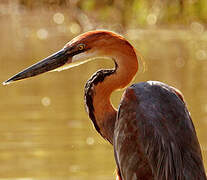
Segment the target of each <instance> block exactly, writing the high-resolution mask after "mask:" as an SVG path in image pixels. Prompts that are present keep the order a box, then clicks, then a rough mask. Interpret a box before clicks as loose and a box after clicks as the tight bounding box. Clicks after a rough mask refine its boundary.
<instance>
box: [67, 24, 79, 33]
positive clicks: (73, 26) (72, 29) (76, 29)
mask: <svg viewBox="0 0 207 180" xmlns="http://www.w3.org/2000/svg"><path fill="white" fill-rule="evenodd" d="M80 31H81V27H80V26H79V25H78V24H77V23H72V24H71V25H70V32H71V33H73V34H78V33H80Z"/></svg>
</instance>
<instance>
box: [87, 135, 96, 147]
mask: <svg viewBox="0 0 207 180" xmlns="http://www.w3.org/2000/svg"><path fill="white" fill-rule="evenodd" d="M94 142H95V140H94V138H93V137H88V138H87V139H86V143H87V144H88V145H93V144H94Z"/></svg>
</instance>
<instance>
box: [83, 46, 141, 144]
mask: <svg viewBox="0 0 207 180" xmlns="http://www.w3.org/2000/svg"><path fill="white" fill-rule="evenodd" d="M122 46H124V47H119V49H116V48H115V49H114V50H113V51H111V52H110V54H108V56H109V57H111V58H112V59H113V60H114V61H115V63H116V65H117V67H116V69H115V70H114V71H111V73H109V74H106V75H104V79H103V78H102V79H101V80H100V81H99V82H97V83H96V84H95V85H94V86H93V87H92V92H93V98H92V101H93V102H92V103H93V115H94V118H95V123H96V126H98V131H99V132H100V134H101V135H102V136H103V137H104V138H106V139H107V140H108V141H109V142H110V143H112V144H113V132H114V125H115V121H116V114H117V111H116V109H115V108H114V107H113V105H112V104H111V101H110V96H111V93H112V92H113V91H114V90H116V89H121V88H124V87H126V85H128V84H129V83H130V82H131V81H132V79H133V77H134V76H135V74H136V72H137V70H138V61H137V56H136V53H135V51H134V49H133V47H132V46H131V45H130V44H129V43H128V42H127V43H124V45H123V44H122ZM107 52H108V51H107ZM107 52H106V53H107ZM108 53H109V52H108ZM102 72H103V71H102ZM86 104H87V103H86ZM93 121H94V120H93Z"/></svg>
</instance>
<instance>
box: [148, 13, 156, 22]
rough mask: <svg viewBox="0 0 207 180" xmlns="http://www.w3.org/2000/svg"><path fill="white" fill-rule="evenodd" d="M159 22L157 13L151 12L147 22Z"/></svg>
mask: <svg viewBox="0 0 207 180" xmlns="http://www.w3.org/2000/svg"><path fill="white" fill-rule="evenodd" d="M156 22H157V16H156V15H155V14H149V15H148V16H147V23H148V24H149V25H155V24H156Z"/></svg>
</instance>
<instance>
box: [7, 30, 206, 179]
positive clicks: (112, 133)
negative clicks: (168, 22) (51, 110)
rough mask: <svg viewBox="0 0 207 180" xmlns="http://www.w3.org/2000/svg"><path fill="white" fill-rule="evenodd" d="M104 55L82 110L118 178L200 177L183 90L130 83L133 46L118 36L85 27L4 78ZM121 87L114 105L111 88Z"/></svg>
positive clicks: (134, 61)
mask: <svg viewBox="0 0 207 180" xmlns="http://www.w3.org/2000/svg"><path fill="white" fill-rule="evenodd" d="M100 58H101V59H106V60H108V59H110V60H112V61H113V62H114V68H113V69H100V70H98V71H97V72H96V73H94V74H93V75H92V77H91V78H90V79H89V80H88V81H87V83H86V85H85V95H84V100H85V104H86V109H87V112H88V114H89V117H90V119H91V120H92V122H93V125H94V127H95V129H96V131H97V132H98V133H99V134H100V135H101V136H102V137H103V138H104V139H106V140H107V141H109V143H111V144H112V145H113V149H114V157H115V162H116V166H117V179H118V180H206V174H205V169H204V164H203V159H202V154H201V148H200V145H199V141H198V138H197V135H196V131H195V127H194V125H193V122H192V119H191V116H190V113H189V111H188V109H187V105H186V102H185V100H184V98H183V95H182V94H181V92H180V91H179V90H177V89H176V88H174V87H172V86H169V85H167V84H165V83H162V82H159V81H146V82H140V83H137V84H132V85H130V86H129V87H127V88H126V86H127V85H128V84H130V83H131V81H132V80H133V78H134V77H135V75H136V73H137V71H138V66H139V64H138V60H139V58H138V55H137V53H136V50H135V48H134V47H133V46H132V45H131V44H130V42H129V41H128V40H127V39H126V38H124V37H123V36H122V35H120V34H118V33H115V32H112V31H108V30H93V31H88V32H85V33H83V34H80V35H79V36H77V37H75V38H73V39H72V40H71V41H69V42H68V43H67V44H66V45H65V46H64V47H63V48H62V49H61V50H59V51H58V52H56V53H54V54H52V55H51V56H49V57H47V58H45V59H43V60H41V61H39V62H37V63H36V64H34V65H32V66H30V67H28V68H26V69H25V70H23V71H21V72H20V73H17V74H16V75H14V76H12V77H11V78H9V79H8V80H7V81H5V82H4V83H3V84H4V85H6V84H9V83H11V82H15V81H18V80H22V79H25V78H30V77H33V76H36V75H39V74H42V73H45V72H50V71H62V70H65V69H69V68H72V67H75V66H79V65H82V64H83V63H85V62H88V61H90V60H98V59H100ZM123 88H126V89H125V91H124V93H123V95H122V97H121V101H120V104H119V106H118V109H116V108H115V107H114V106H113V105H112V103H111V100H110V96H111V93H112V92H113V91H115V90H118V89H123Z"/></svg>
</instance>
